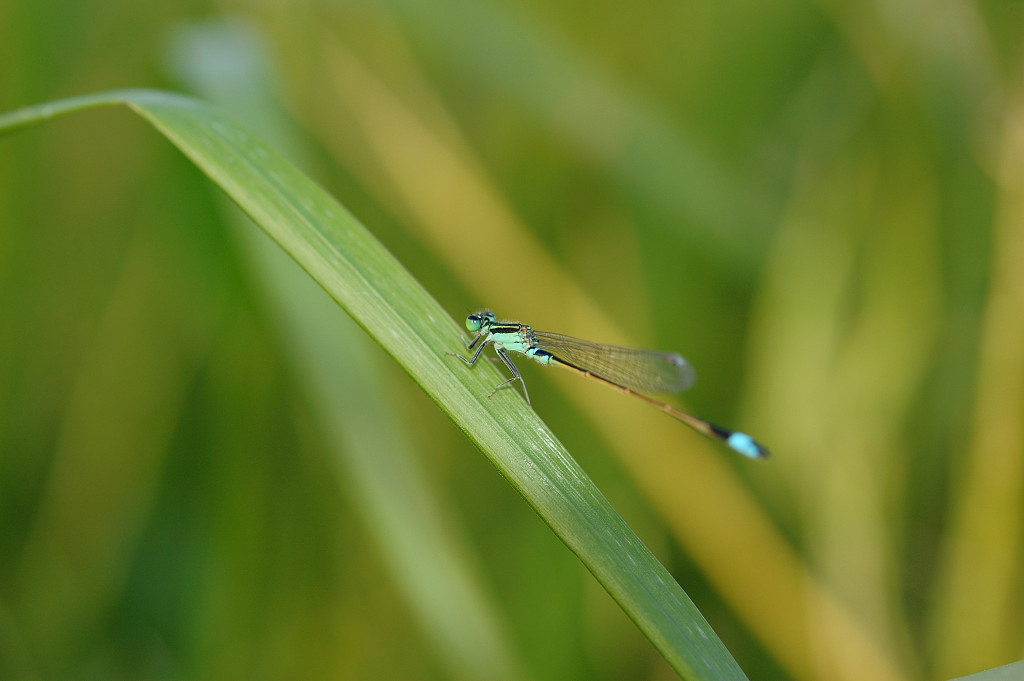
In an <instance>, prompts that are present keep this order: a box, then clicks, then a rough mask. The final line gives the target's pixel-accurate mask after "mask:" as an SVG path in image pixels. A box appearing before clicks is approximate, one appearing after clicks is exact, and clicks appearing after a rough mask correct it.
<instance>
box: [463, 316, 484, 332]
mask: <svg viewBox="0 0 1024 681" xmlns="http://www.w3.org/2000/svg"><path fill="white" fill-rule="evenodd" d="M482 321H483V318H482V317H481V316H480V315H479V314H471V315H469V316H468V317H466V328H467V329H468V330H470V331H474V332H476V331H479V330H480V325H481V323H482Z"/></svg>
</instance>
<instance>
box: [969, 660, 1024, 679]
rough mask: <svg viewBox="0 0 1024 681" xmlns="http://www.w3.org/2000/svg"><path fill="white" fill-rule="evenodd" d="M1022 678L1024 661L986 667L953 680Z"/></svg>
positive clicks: (1023, 675)
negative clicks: (990, 667) (991, 667)
mask: <svg viewBox="0 0 1024 681" xmlns="http://www.w3.org/2000/svg"><path fill="white" fill-rule="evenodd" d="M1020 679H1024V661H1021V662H1014V663H1013V664H1008V665H1005V666H1003V667H996V668H995V669H986V670H985V671H983V672H978V673H977V674H970V675H968V676H958V677H957V678H955V679H953V680H952V681H1020Z"/></svg>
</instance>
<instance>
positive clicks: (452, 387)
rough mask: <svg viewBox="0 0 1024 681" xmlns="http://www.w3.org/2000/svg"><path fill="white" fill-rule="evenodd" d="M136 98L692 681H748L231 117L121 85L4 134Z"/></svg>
mask: <svg viewBox="0 0 1024 681" xmlns="http://www.w3.org/2000/svg"><path fill="white" fill-rule="evenodd" d="M111 104H125V105H127V106H128V107H129V108H131V109H132V110H134V111H136V112H137V113H138V114H139V115H140V116H142V117H143V118H144V119H146V120H148V121H149V122H150V123H152V124H153V125H154V126H155V127H156V128H157V129H158V130H159V131H160V132H161V133H162V134H164V135H165V136H166V137H167V138H168V139H169V140H170V141H171V142H172V143H173V144H175V146H177V147H178V148H179V149H180V150H181V151H182V152H183V153H184V154H185V155H186V156H187V157H188V158H190V159H191V160H192V161H193V162H194V163H195V164H196V165H197V166H198V167H199V168H200V169H201V170H202V171H203V172H204V173H206V174H207V175H208V176H209V177H210V178H211V179H212V180H213V181H214V182H215V183H216V184H217V185H219V186H220V187H221V188H222V189H223V190H224V192H225V193H226V194H227V195H228V196H229V197H230V198H231V199H232V200H233V201H234V202H235V203H237V204H238V205H239V206H240V207H241V208H242V210H243V211H245V212H246V213H247V214H248V215H249V216H250V217H251V218H252V219H253V220H254V221H255V222H256V223H257V224H258V225H259V226H260V227H261V228H262V229H264V230H265V231H266V232H267V233H268V234H269V235H270V236H271V237H272V238H273V239H274V240H275V241H276V242H277V243H278V244H279V245H280V246H281V247H282V248H283V249H284V250H285V251H286V252H288V253H289V254H290V255H291V256H292V257H293V258H294V259H295V260H296V261H297V262H298V263H299V264H300V265H301V266H302V267H303V269H305V270H306V272H308V273H309V275H310V276H311V277H312V278H313V279H314V280H315V281H317V283H318V284H319V285H320V286H321V287H323V288H324V290H326V291H327V292H328V293H329V294H330V295H331V297H333V298H334V299H335V300H336V301H337V302H338V303H339V304H340V305H341V306H342V307H343V308H344V309H345V310H346V311H347V312H348V314H349V315H351V316H352V318H353V319H354V320H355V321H356V322H357V323H358V324H359V325H360V326H361V327H362V328H363V329H364V330H365V331H366V332H367V333H368V334H369V335H370V336H371V337H372V338H373V339H374V340H375V341H376V342H377V343H379V344H380V345H381V347H383V348H384V349H385V351H386V352H387V353H388V354H389V355H391V356H392V357H393V358H394V359H395V360H396V361H397V362H398V363H399V364H400V365H401V366H402V367H403V368H404V369H405V371H406V372H407V373H408V374H409V375H410V376H411V377H412V378H413V380H415V381H416V382H417V383H418V384H419V385H420V386H421V387H422V388H423V390H424V391H425V392H426V393H427V394H428V395H429V396H430V397H431V399H433V400H434V401H435V402H436V403H437V404H438V405H439V406H440V407H441V409H442V410H443V411H444V412H445V413H446V414H448V416H449V417H450V418H451V419H452V421H453V422H454V423H455V424H456V425H457V426H458V427H459V428H460V429H461V430H462V431H463V432H465V433H466V435H467V436H468V437H469V438H470V439H471V440H472V441H473V442H474V443H475V444H476V445H477V447H479V448H480V450H481V451H482V452H483V453H484V454H485V455H486V456H487V457H488V459H489V460H490V461H491V462H492V464H493V465H494V466H495V467H496V468H497V469H498V471H499V472H500V473H501V474H502V475H503V476H504V477H505V478H506V479H507V480H508V481H509V483H510V484H511V485H512V486H513V487H514V488H515V489H516V490H517V491H518V492H519V493H520V494H521V495H522V496H523V497H524V499H526V501H527V502H528V503H529V504H530V505H531V506H532V507H533V508H534V509H535V510H536V511H537V513H538V514H540V516H541V517H542V518H543V519H544V521H545V522H546V523H547V524H548V525H549V526H550V527H551V528H552V530H553V531H554V532H555V533H556V534H557V535H558V536H559V537H560V538H561V539H562V541H563V542H564V543H565V544H566V545H567V546H568V547H569V548H570V549H571V550H572V551H573V552H574V553H575V554H576V555H577V556H578V557H579V558H580V560H581V561H582V562H583V563H584V565H586V567H587V568H588V569H589V570H590V571H591V573H593V574H594V576H595V577H596V578H597V579H598V581H599V582H600V583H601V584H602V585H603V586H604V587H605V589H607V591H608V592H609V594H611V596H612V597H613V598H614V599H615V600H616V601H617V602H618V603H619V604H620V605H621V607H622V608H623V609H624V610H625V612H626V613H627V615H628V616H629V617H630V618H631V619H632V620H633V621H634V622H636V624H637V626H638V627H640V629H641V630H642V631H643V632H644V634H645V635H646V636H647V637H648V639H650V640H651V641H652V643H654V645H655V646H656V647H657V648H658V650H659V651H660V652H661V653H662V654H663V655H664V656H665V658H666V659H667V660H668V662H669V663H670V664H671V665H672V667H673V668H674V669H675V670H676V671H677V672H678V673H679V674H680V675H681V676H682V677H683V678H687V679H695V680H697V679H699V680H711V679H716V680H717V679H744V678H746V677H745V676H744V674H743V672H742V671H741V670H740V669H739V667H738V665H737V664H736V662H735V661H734V660H733V658H732V657H731V656H730V655H729V653H728V651H727V650H726V649H725V647H724V645H723V644H722V642H721V641H720V640H719V639H718V637H717V636H716V635H715V634H714V632H713V631H712V629H711V627H710V626H709V625H708V623H707V622H706V621H705V619H704V618H703V616H701V614H700V613H699V612H698V610H697V609H696V607H695V606H694V605H693V603H692V602H691V601H690V599H689V597H688V596H687V595H686V594H685V593H684V592H683V590H682V589H681V588H680V587H679V585H678V584H677V583H676V582H675V581H674V579H673V578H672V576H671V575H670V574H669V573H668V571H667V570H665V568H664V567H663V566H662V565H661V564H660V563H659V562H658V560H657V559H656V558H655V557H654V556H653V554H651V552H650V551H649V550H648V549H647V548H646V547H645V546H644V545H643V543H642V542H641V541H640V540H639V539H638V538H637V536H636V535H635V534H634V533H633V531H632V530H631V529H630V528H629V527H628V526H627V525H626V524H625V522H624V521H623V520H622V518H621V517H620V516H619V515H618V513H616V511H615V510H614V509H613V508H612V507H611V505H610V504H609V503H608V501H607V500H606V499H605V498H604V496H603V495H602V494H601V492H600V491H599V490H598V489H597V488H596V486H594V484H593V483H592V482H591V481H590V479H589V478H588V477H587V475H586V473H585V472H584V471H583V470H582V469H581V468H580V467H579V465H578V464H577V463H576V462H575V460H574V459H573V458H572V457H571V455H570V454H569V453H568V452H567V451H566V450H565V448H564V447H563V446H562V445H561V443H559V442H558V440H557V439H556V438H555V436H554V435H553V434H552V433H551V432H550V430H548V428H547V427H546V426H545V425H544V423H543V422H542V421H541V420H540V419H539V418H538V417H537V416H536V414H534V413H533V412H532V411H531V410H530V409H529V408H528V407H527V406H526V405H525V404H524V403H523V401H522V400H521V399H520V397H519V396H518V394H516V393H514V392H513V391H499V392H498V393H496V394H495V395H494V397H493V398H490V399H489V398H488V394H489V393H490V392H491V389H492V388H493V386H494V385H495V384H496V383H497V382H499V381H500V380H501V379H500V376H499V374H498V373H497V371H496V370H495V369H494V368H492V367H490V366H486V365H487V363H481V364H480V365H478V366H477V367H475V368H470V367H467V366H465V365H464V364H463V363H461V362H459V361H457V360H455V359H454V358H452V357H449V356H448V355H447V354H446V353H448V352H457V351H459V350H460V347H461V346H460V344H459V340H458V338H459V334H460V333H461V331H460V329H459V327H458V325H456V324H455V323H454V322H453V321H452V320H451V318H450V316H449V315H448V313H447V312H446V311H445V310H444V309H443V308H442V307H441V306H440V305H439V304H438V303H437V302H436V301H435V300H434V299H433V298H432V297H431V296H430V295H429V293H427V292H426V291H425V290H424V289H423V288H422V287H421V286H420V285H419V284H418V283H417V282H416V281H415V279H413V277H412V276H411V275H410V274H409V273H408V272H407V271H406V270H405V269H404V268H403V267H402V265H401V264H400V263H398V262H397V261H396V260H395V259H394V257H393V256H391V254H390V253H389V252H388V251H387V250H386V249H385V248H384V247H383V245H381V244H380V242H379V241H377V239H376V238H374V237H373V236H372V235H371V234H370V233H369V232H368V231H367V230H366V229H365V228H364V227H363V226H362V225H361V224H360V223H359V222H358V221H357V220H356V219H355V218H354V217H352V216H351V215H350V214H349V213H348V211H346V210H345V209H344V208H343V207H342V206H341V205H340V204H339V203H338V202H337V201H336V200H335V199H333V198H332V197H331V196H329V195H328V194H327V193H326V192H325V191H324V190H323V189H321V188H320V187H319V186H318V185H316V184H315V183H314V182H312V181H311V180H310V179H309V178H307V177H306V176H305V175H303V174H302V173H301V172H299V171H298V170H297V169H296V168H295V167H294V166H292V165H291V164H290V163H288V162H287V161H286V160H285V159H283V158H282V157H280V156H279V155H278V154H277V153H276V152H274V151H273V150H272V149H270V148H268V147H267V146H266V145H264V144H263V143H261V142H260V141H259V140H257V139H256V138H254V137H253V136H252V135H250V134H249V133H248V132H246V131H244V130H243V129H242V128H240V127H238V126H237V125H236V124H234V123H233V122H232V121H231V120H229V119H228V118H227V117H225V116H224V115H223V114H221V113H220V112H218V111H216V110H214V109H212V108H210V107H208V106H207V105H205V104H203V103H201V102H199V101H197V100H194V99H190V98H187V97H183V96H180V95H173V94H168V93H162V92H154V91H143V90H135V91H119V92H111V93H102V94H98V95H91V96H88V97H81V98H74V99H69V100H62V101H60V102H55V103H52V104H47V105H42V106H37V107H29V108H26V109H21V110H18V111H16V112H12V113H8V114H3V115H0V134H3V133H5V132H11V131H13V130H15V129H19V128H23V127H26V126H29V125H32V124H37V123H40V122H43V121H45V120H48V119H50V118H52V117H54V116H57V115H61V114H65V113H70V112H73V111H77V110H82V109H87V108H92V107H96V106H103V105H111Z"/></svg>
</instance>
